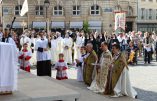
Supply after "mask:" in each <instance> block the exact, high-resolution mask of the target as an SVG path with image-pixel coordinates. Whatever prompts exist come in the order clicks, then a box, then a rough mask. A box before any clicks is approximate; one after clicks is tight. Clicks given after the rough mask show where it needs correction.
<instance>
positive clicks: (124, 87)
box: [114, 68, 137, 98]
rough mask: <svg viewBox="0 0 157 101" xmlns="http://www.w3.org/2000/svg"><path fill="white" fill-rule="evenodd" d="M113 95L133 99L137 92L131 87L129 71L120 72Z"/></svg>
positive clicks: (125, 69)
mask: <svg viewBox="0 0 157 101" xmlns="http://www.w3.org/2000/svg"><path fill="white" fill-rule="evenodd" d="M114 93H115V95H116V96H122V95H126V96H129V97H132V98H135V96H136V95H137V92H136V91H135V89H134V88H133V87H132V86H131V82H130V77H129V71H128V69H127V68H124V70H123V71H122V73H121V75H120V78H119V80H118V82H117V84H116V86H115V88H114Z"/></svg>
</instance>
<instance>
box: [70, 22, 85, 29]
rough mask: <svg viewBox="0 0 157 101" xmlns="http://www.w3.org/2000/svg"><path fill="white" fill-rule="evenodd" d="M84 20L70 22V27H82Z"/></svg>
mask: <svg viewBox="0 0 157 101" xmlns="http://www.w3.org/2000/svg"><path fill="white" fill-rule="evenodd" d="M82 27H83V22H81V21H80V22H70V28H82Z"/></svg>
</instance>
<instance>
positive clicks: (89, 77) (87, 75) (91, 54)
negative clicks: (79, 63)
mask: <svg viewBox="0 0 157 101" xmlns="http://www.w3.org/2000/svg"><path fill="white" fill-rule="evenodd" d="M86 51H87V56H86V58H85V59H84V67H83V79H84V82H85V84H87V85H88V86H90V85H91V82H92V81H93V78H94V76H95V71H94V66H93V65H92V63H96V61H97V60H98V58H97V55H96V53H95V51H94V50H93V45H92V44H91V43H88V44H87V45H86Z"/></svg>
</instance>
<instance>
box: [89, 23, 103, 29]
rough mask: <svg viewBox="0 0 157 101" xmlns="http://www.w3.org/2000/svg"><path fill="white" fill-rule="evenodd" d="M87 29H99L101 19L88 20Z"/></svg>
mask: <svg viewBox="0 0 157 101" xmlns="http://www.w3.org/2000/svg"><path fill="white" fill-rule="evenodd" d="M88 24H89V29H101V26H102V22H101V21H89V22H88Z"/></svg>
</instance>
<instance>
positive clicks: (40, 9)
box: [35, 5, 44, 15]
mask: <svg viewBox="0 0 157 101" xmlns="http://www.w3.org/2000/svg"><path fill="white" fill-rule="evenodd" d="M35 11H36V15H44V7H43V6H41V5H40V6H36V8H35Z"/></svg>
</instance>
